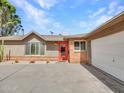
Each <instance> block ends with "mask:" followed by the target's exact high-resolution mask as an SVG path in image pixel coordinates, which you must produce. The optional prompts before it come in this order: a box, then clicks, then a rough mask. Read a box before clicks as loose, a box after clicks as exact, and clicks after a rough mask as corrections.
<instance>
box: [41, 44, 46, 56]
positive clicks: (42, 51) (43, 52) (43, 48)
mask: <svg viewBox="0 0 124 93" xmlns="http://www.w3.org/2000/svg"><path fill="white" fill-rule="evenodd" d="M44 54H45V45H44V44H43V43H40V55H44Z"/></svg>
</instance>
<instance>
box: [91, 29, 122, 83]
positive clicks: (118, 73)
mask: <svg viewBox="0 0 124 93" xmlns="http://www.w3.org/2000/svg"><path fill="white" fill-rule="evenodd" d="M91 50H92V51H91V53H92V54H91V55H92V64H93V65H94V66H96V67H98V68H100V69H102V70H104V71H106V72H108V73H109V74H111V75H113V76H115V77H117V78H119V79H120V80H122V81H124V31H122V32H118V33H116V34H112V35H108V36H105V37H101V38H98V39H94V40H91Z"/></svg>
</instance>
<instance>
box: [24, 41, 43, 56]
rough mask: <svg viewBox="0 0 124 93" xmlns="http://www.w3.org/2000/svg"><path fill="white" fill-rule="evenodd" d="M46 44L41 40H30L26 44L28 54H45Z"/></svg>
mask: <svg viewBox="0 0 124 93" xmlns="http://www.w3.org/2000/svg"><path fill="white" fill-rule="evenodd" d="M44 53H45V45H44V44H43V43H40V42H30V43H27V44H26V51H25V54H26V55H44Z"/></svg>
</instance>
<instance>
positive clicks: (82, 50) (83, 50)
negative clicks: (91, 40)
mask: <svg viewBox="0 0 124 93" xmlns="http://www.w3.org/2000/svg"><path fill="white" fill-rule="evenodd" d="M75 42H79V50H76V49H75ZM81 42H85V49H81ZM73 47H74V52H85V51H87V42H86V40H74V44H73Z"/></svg>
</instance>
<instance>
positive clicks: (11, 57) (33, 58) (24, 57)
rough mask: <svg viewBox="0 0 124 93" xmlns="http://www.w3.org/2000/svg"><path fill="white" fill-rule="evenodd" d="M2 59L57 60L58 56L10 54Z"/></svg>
mask: <svg viewBox="0 0 124 93" xmlns="http://www.w3.org/2000/svg"><path fill="white" fill-rule="evenodd" d="M4 60H21V61H58V57H48V56H10V57H9V58H7V57H4Z"/></svg>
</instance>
